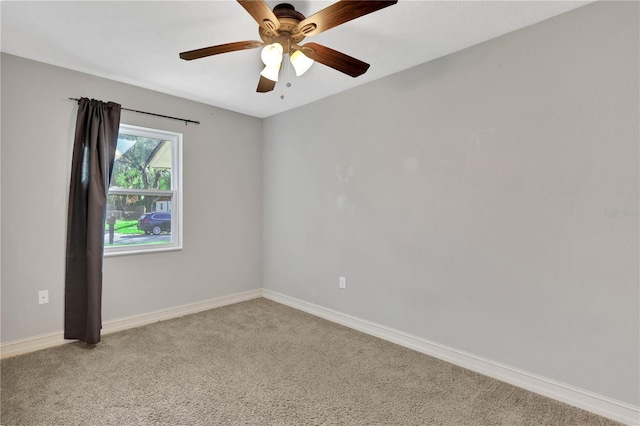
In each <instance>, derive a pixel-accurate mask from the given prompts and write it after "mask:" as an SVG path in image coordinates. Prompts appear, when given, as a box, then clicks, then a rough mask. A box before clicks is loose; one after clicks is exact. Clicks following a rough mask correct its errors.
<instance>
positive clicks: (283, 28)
mask: <svg viewBox="0 0 640 426" xmlns="http://www.w3.org/2000/svg"><path fill="white" fill-rule="evenodd" d="M273 14H274V15H276V18H278V22H280V28H278V30H277V34H276V33H274V32H273V31H270V30H266V29H264V28H263V27H258V32H259V33H260V38H261V39H262V40H263V41H264V42H265V43H269V44H271V43H280V44H281V45H282V47H283V49H284V53H289V49H290V47H291V44H298V43H300V42H301V41H302V40H304V34H302V33H301V32H300V31H299V30H298V24H299V23H300V21H303V20H304V19H305V18H304V15H303V14H302V13H300V12H298V11H297V10H295V8H294V7H293V6H292V5H290V4H289V3H282V4H279V5H277V6H276V7H274V8H273Z"/></svg>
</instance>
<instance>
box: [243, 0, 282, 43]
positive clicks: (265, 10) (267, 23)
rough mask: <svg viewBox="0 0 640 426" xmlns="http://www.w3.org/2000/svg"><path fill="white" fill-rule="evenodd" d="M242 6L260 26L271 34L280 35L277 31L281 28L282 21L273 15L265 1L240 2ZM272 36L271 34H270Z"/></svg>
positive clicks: (246, 0)
mask: <svg viewBox="0 0 640 426" xmlns="http://www.w3.org/2000/svg"><path fill="white" fill-rule="evenodd" d="M238 3H240V6H242V7H244V8H245V10H246V11H247V12H249V15H251V16H252V17H253V19H255V20H256V22H257V23H258V25H260V26H261V27H262V28H264V29H265V30H267V32H269V31H270V32H271V33H272V34H276V35H277V34H278V33H277V30H278V28H280V21H278V18H277V17H276V15H275V14H274V13H273V11H272V10H271V8H270V7H269V5H268V4H267V3H265V1H264V0H238ZM268 35H271V34H268Z"/></svg>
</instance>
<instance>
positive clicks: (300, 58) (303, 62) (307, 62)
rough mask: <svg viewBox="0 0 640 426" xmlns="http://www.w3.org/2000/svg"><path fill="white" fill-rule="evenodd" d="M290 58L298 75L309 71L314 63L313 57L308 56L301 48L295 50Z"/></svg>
mask: <svg viewBox="0 0 640 426" xmlns="http://www.w3.org/2000/svg"><path fill="white" fill-rule="evenodd" d="M289 60H290V61H291V65H293V68H294V69H295V70H296V75H297V76H298V77H300V76H301V75H302V74H304V73H305V72H307V71H308V70H309V68H311V65H313V59H311V58H309V57H308V56H306V55H305V54H304V53H302V51H300V50H296V51H295V52H293V53H292V54H291V57H290V58H289Z"/></svg>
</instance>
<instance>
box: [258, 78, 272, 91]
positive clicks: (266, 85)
mask: <svg viewBox="0 0 640 426" xmlns="http://www.w3.org/2000/svg"><path fill="white" fill-rule="evenodd" d="M275 87H276V82H275V81H273V80H269V79H268V78H265V77H263V76H260V81H259V82H258V88H257V89H256V92H259V93H266V92H270V91H272V90H273V89H274V88H275Z"/></svg>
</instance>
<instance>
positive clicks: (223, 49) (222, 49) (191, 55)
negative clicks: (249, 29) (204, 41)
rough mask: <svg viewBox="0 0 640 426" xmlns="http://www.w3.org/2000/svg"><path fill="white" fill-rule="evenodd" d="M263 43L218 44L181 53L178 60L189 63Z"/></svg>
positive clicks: (252, 47)
mask: <svg viewBox="0 0 640 426" xmlns="http://www.w3.org/2000/svg"><path fill="white" fill-rule="evenodd" d="M262 45H263V43H262V42H259V41H255V40H249V41H237V42H235V43H227V44H219V45H217V46H211V47H203V48H202V49H196V50H190V51H188V52H182V53H181V54H180V59H184V60H185V61H191V60H193V59H200V58H205V57H207V56H212V55H219V54H220V53H227V52H235V51H236V50H246V49H255V48H256V47H260V46H262Z"/></svg>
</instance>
